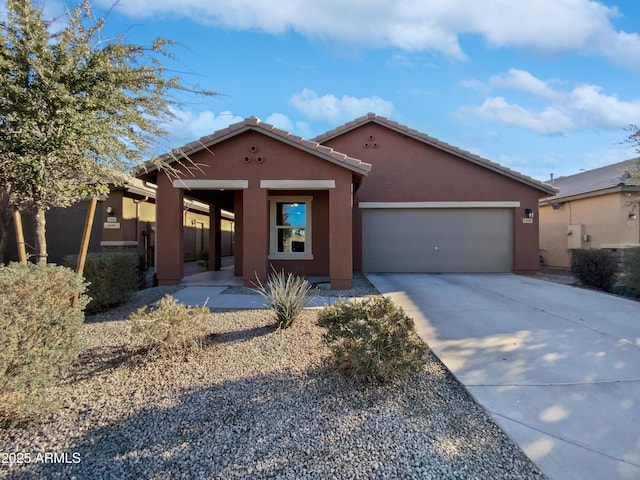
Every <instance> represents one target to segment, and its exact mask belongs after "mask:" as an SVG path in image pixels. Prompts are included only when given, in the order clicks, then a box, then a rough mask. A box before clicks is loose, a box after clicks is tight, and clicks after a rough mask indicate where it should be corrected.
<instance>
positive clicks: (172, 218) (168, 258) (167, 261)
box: [156, 173, 184, 285]
mask: <svg viewBox="0 0 640 480" xmlns="http://www.w3.org/2000/svg"><path fill="white" fill-rule="evenodd" d="M183 198H184V197H183V193H182V189H180V188H173V185H172V182H171V180H170V179H169V178H168V177H167V175H165V174H164V173H159V174H158V193H157V197H156V259H157V261H156V275H157V277H158V285H178V284H179V283H180V280H182V277H183V275H184V245H183V244H184V233H183V223H184V220H183Z"/></svg>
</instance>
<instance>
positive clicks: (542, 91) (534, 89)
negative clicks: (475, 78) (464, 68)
mask: <svg viewBox="0 0 640 480" xmlns="http://www.w3.org/2000/svg"><path fill="white" fill-rule="evenodd" d="M489 85H490V86H492V87H504V88H513V89H516V90H521V91H523V92H527V93H530V94H532V95H535V96H537V97H542V98H546V99H548V100H558V99H559V98H560V97H561V96H562V94H560V93H558V92H556V91H555V90H553V89H552V88H551V87H549V83H548V82H545V81H542V80H540V79H538V78H536V77H534V76H533V75H531V74H530V73H529V72H527V71H525V70H518V69H515V68H511V69H509V71H508V72H507V73H506V74H504V73H502V74H500V75H495V76H494V77H491V79H490V80H489Z"/></svg>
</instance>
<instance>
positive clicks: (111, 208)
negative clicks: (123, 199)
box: [107, 205, 114, 215]
mask: <svg viewBox="0 0 640 480" xmlns="http://www.w3.org/2000/svg"><path fill="white" fill-rule="evenodd" d="M107 214H109V215H113V214H114V212H113V207H112V206H111V205H109V206H108V207H107Z"/></svg>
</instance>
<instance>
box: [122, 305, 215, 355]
mask: <svg viewBox="0 0 640 480" xmlns="http://www.w3.org/2000/svg"><path fill="white" fill-rule="evenodd" d="M209 317H210V312H209V309H208V308H207V307H205V306H203V307H188V306H185V305H182V304H181V303H178V301H177V300H176V299H175V298H173V297H172V296H171V295H165V296H164V297H163V298H162V299H160V300H159V301H158V304H157V307H156V308H153V309H151V310H150V311H149V310H148V308H141V309H139V310H138V311H137V312H135V313H132V314H131V315H130V316H129V320H130V321H131V342H132V343H133V344H134V345H136V346H138V347H143V348H145V349H146V351H147V353H149V354H152V355H156V354H157V355H162V356H183V357H184V356H186V355H187V354H188V353H190V352H194V351H199V350H200V349H202V347H203V345H204V341H205V339H206V337H207V335H208V334H209V333H211V323H210V320H209Z"/></svg>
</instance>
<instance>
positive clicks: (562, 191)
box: [545, 157, 640, 202]
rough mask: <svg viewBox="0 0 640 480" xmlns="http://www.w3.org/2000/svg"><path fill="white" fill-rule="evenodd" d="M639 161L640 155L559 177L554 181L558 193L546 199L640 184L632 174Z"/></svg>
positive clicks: (546, 200) (595, 192)
mask: <svg viewBox="0 0 640 480" xmlns="http://www.w3.org/2000/svg"><path fill="white" fill-rule="evenodd" d="M639 161H640V157H638V158H632V159H630V160H625V161H624V162H619V163H613V164H611V165H606V166H604V167H600V168H595V169H593V170H587V171H586V172H580V173H576V174H575V175H568V176H566V177H558V178H556V179H555V180H554V181H553V186H554V187H556V188H557V189H559V192H558V194H557V195H554V196H553V197H550V198H547V199H545V202H553V201H554V200H558V199H561V198H566V197H572V196H574V195H587V194H593V195H597V194H598V192H600V191H602V190H607V189H610V188H615V187H625V186H640V180H639V179H638V178H637V177H633V176H631V174H630V171H631V170H633V169H634V168H635V167H636V166H637V165H638V162H639Z"/></svg>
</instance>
